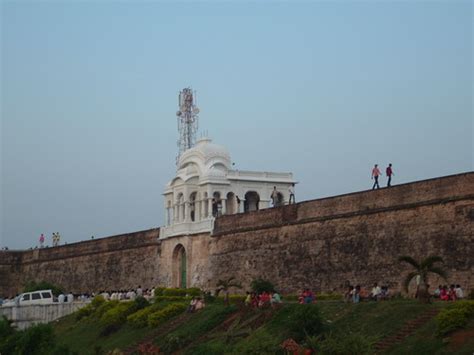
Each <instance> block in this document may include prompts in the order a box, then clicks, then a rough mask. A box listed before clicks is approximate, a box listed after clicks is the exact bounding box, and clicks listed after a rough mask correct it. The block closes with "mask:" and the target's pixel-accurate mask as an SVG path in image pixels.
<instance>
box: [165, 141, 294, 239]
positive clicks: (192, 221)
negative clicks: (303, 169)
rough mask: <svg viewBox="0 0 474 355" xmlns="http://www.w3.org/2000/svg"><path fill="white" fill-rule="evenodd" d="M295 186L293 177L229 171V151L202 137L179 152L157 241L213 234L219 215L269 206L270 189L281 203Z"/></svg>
mask: <svg viewBox="0 0 474 355" xmlns="http://www.w3.org/2000/svg"><path fill="white" fill-rule="evenodd" d="M294 183H296V181H295V180H294V179H293V174H292V173H273V172H256V171H242V170H233V169H232V163H231V159H230V154H229V152H228V150H227V149H226V148H225V147H223V146H221V145H218V144H214V143H212V141H211V139H209V138H202V139H200V140H199V141H197V142H196V145H195V146H194V147H192V148H190V149H188V150H186V151H185V152H184V153H183V154H181V156H180V158H179V162H178V171H177V173H176V176H175V178H174V179H172V180H171V181H170V182H169V183H168V184H167V185H166V188H165V192H164V194H163V195H164V196H165V227H163V228H162V229H161V236H160V238H168V237H172V236H177V235H190V234H196V233H203V232H211V231H212V229H213V225H214V219H215V218H216V217H218V216H220V215H225V214H234V213H244V212H251V211H256V210H258V209H264V208H268V207H270V201H271V198H270V196H271V194H272V191H273V187H274V186H276V188H277V190H278V201H277V205H283V204H285V203H287V201H288V199H289V192H288V188H289V187H290V186H291V185H292V184H294Z"/></svg>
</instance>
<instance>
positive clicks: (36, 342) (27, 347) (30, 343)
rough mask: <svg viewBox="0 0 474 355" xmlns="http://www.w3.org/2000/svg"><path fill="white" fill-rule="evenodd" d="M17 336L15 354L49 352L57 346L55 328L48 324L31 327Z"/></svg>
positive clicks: (29, 354) (30, 354)
mask: <svg viewBox="0 0 474 355" xmlns="http://www.w3.org/2000/svg"><path fill="white" fill-rule="evenodd" d="M15 338H16V339H15V340H16V344H15V351H14V353H15V354H28V355H33V354H49V353H50V352H51V349H53V348H54V347H55V343H54V333H53V328H52V327H51V326H50V325H48V324H38V325H34V326H32V327H29V328H28V329H26V330H24V331H21V332H18V333H17V336H16V337H15ZM2 353H3V352H2Z"/></svg>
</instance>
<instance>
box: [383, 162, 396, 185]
mask: <svg viewBox="0 0 474 355" xmlns="http://www.w3.org/2000/svg"><path fill="white" fill-rule="evenodd" d="M385 174H386V175H387V177H388V181H387V187H390V186H392V185H391V184H390V183H391V182H392V175H394V173H393V170H392V164H388V166H387V169H386V170H385Z"/></svg>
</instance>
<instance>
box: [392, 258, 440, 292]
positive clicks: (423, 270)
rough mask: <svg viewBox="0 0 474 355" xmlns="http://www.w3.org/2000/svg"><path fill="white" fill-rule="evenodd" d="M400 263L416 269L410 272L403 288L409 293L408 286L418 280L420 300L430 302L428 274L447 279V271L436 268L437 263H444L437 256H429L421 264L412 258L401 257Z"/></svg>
mask: <svg viewBox="0 0 474 355" xmlns="http://www.w3.org/2000/svg"><path fill="white" fill-rule="evenodd" d="M398 261H400V262H404V263H407V264H409V265H411V266H413V268H414V269H415V270H414V271H412V272H410V273H409V274H408V275H407V276H406V277H405V280H404V282H403V288H404V289H405V291H406V292H408V285H409V284H410V282H411V280H413V279H414V278H417V284H418V286H417V292H416V297H417V298H418V299H420V300H425V301H426V300H429V294H428V274H430V273H431V274H436V275H439V276H441V277H442V278H443V279H446V277H447V276H446V271H445V270H443V269H442V268H441V267H439V266H436V265H435V264H437V263H443V258H441V257H440V256H437V255H433V256H429V257H427V258H426V259H424V260H422V261H421V262H419V263H418V262H417V261H416V260H415V259H413V258H412V257H411V256H400V257H399V258H398Z"/></svg>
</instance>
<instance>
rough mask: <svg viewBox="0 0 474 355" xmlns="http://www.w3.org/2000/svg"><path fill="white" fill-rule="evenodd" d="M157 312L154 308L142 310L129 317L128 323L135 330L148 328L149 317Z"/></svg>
mask: <svg viewBox="0 0 474 355" xmlns="http://www.w3.org/2000/svg"><path fill="white" fill-rule="evenodd" d="M153 312H156V310H155V309H153V308H152V307H146V308H143V309H140V310H139V311H137V312H135V313H132V314H130V315H129V316H128V317H127V323H129V324H130V325H131V326H132V327H134V328H144V327H146V326H147V320H148V316H149V315H150V314H152V313H153Z"/></svg>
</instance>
